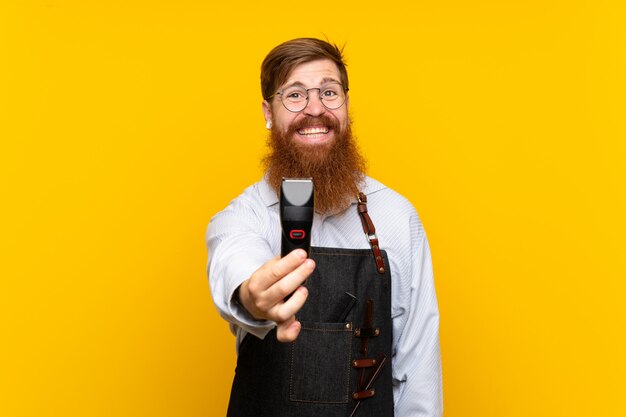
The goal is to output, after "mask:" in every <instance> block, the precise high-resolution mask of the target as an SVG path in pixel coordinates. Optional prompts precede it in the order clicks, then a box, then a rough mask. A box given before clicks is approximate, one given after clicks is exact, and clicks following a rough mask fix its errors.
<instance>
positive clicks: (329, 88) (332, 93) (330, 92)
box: [269, 82, 348, 113]
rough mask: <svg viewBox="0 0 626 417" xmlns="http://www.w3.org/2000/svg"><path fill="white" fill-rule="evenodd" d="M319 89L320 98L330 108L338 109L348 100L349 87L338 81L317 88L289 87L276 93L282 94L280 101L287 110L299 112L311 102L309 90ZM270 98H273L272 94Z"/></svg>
mask: <svg viewBox="0 0 626 417" xmlns="http://www.w3.org/2000/svg"><path fill="white" fill-rule="evenodd" d="M311 90H317V91H318V93H319V99H320V101H321V102H322V104H323V105H324V107H326V108H327V109H328V110H336V109H338V108H339V107H341V106H343V103H345V102H346V93H347V92H348V89H347V88H344V87H343V86H342V85H341V84H340V83H338V82H331V83H328V84H324V85H322V86H321V87H316V88H304V87H301V86H291V87H287V88H285V89H284V90H282V91H278V92H276V93H275V94H274V95H278V96H280V101H281V103H283V106H285V108H286V109H287V110H289V111H290V112H293V113H298V112H301V111H302V110H304V109H305V108H306V106H307V104H309V91H311ZM269 98H272V97H271V96H270V97H269Z"/></svg>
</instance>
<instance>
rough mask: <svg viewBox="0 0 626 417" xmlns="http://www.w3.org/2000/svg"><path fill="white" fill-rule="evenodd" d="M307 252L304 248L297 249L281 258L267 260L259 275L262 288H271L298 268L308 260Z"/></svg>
mask: <svg viewBox="0 0 626 417" xmlns="http://www.w3.org/2000/svg"><path fill="white" fill-rule="evenodd" d="M306 257H307V255H306V252H305V251H304V250H302V249H296V250H294V251H291V252H290V253H289V254H287V255H286V256H284V257H283V258H281V259H278V260H276V261H275V259H276V258H274V259H273V260H271V261H269V262H267V263H266V264H265V268H262V270H261V271H262V273H261V274H260V276H259V277H258V281H259V282H258V285H259V287H261V288H269V287H271V286H272V285H273V284H274V283H275V282H276V281H279V280H280V279H282V278H283V277H284V276H285V275H287V274H289V273H290V272H291V271H293V270H294V269H296V268H298V267H299V266H300V265H302V263H303V262H304V261H305V260H306Z"/></svg>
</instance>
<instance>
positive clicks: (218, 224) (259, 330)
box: [206, 195, 275, 339]
mask: <svg viewBox="0 0 626 417" xmlns="http://www.w3.org/2000/svg"><path fill="white" fill-rule="evenodd" d="M257 206H258V207H257ZM255 208H256V209H255ZM262 209H265V207H261V206H260V203H258V202H254V201H252V200H251V199H249V198H246V196H245V195H242V196H240V197H239V198H237V199H236V200H234V201H233V202H231V204H230V205H229V206H228V207H227V208H226V209H224V210H223V211H221V212H220V213H218V214H217V215H215V217H213V219H211V222H210V223H209V227H208V229H207V233H206V242H207V249H208V252H209V260H208V265H207V272H208V275H209V283H210V286H211V295H212V296H213V302H214V303H215V306H216V307H217V309H218V311H219V313H220V315H221V316H222V317H223V318H224V319H225V320H226V321H228V322H229V323H230V325H231V331H233V333H235V332H236V328H237V327H239V328H242V329H243V330H245V331H247V332H249V333H252V334H253V335H255V336H257V337H258V338H261V339H263V338H264V337H265V336H266V335H267V333H268V332H269V331H270V330H271V329H272V328H273V327H274V326H275V323H274V322H272V321H260V320H256V319H254V318H253V317H252V316H251V315H250V314H249V313H248V312H247V311H246V310H245V309H244V308H243V306H241V305H240V304H239V303H238V302H237V301H236V300H235V298H234V294H235V291H236V290H237V288H238V287H239V286H240V285H241V283H242V282H243V281H245V280H246V279H248V278H249V277H250V276H251V275H252V273H254V272H255V271H256V270H257V269H258V268H259V267H260V266H261V265H263V264H264V263H265V262H267V261H268V260H270V259H271V258H272V257H273V256H274V255H273V253H272V250H271V248H270V245H269V243H268V241H267V239H265V238H264V237H263V233H262V232H263V230H262V227H263V226H262V225H263V224H264V222H263V219H262V218H260V216H263V210H262ZM265 215H267V212H266V210H265Z"/></svg>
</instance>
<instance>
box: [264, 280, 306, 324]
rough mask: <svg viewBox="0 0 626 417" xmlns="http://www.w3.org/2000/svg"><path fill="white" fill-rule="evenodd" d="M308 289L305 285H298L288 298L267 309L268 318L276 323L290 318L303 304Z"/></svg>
mask: <svg viewBox="0 0 626 417" xmlns="http://www.w3.org/2000/svg"><path fill="white" fill-rule="evenodd" d="M308 296H309V290H308V289H307V288H306V287H299V288H298V289H297V290H296V291H295V292H294V293H293V295H292V296H291V297H290V298H289V300H287V301H285V302H282V303H279V304H277V305H276V306H275V307H274V308H272V309H271V310H270V311H269V315H270V319H271V320H273V321H275V322H276V323H284V322H287V321H289V320H292V319H293V317H294V316H295V315H296V313H298V311H300V309H301V308H302V307H303V306H304V303H305V302H306V299H307V297H308Z"/></svg>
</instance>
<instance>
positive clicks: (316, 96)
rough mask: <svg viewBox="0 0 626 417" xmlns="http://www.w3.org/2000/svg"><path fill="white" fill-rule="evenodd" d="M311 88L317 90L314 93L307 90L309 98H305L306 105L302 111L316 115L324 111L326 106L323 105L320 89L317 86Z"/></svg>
mask: <svg viewBox="0 0 626 417" xmlns="http://www.w3.org/2000/svg"><path fill="white" fill-rule="evenodd" d="M312 90H317V91H316V92H315V93H313V92H312V91H311V92H307V93H308V97H309V98H308V100H307V103H306V107H305V108H304V113H306V114H308V115H309V116H314V117H317V116H320V115H321V114H323V113H324V112H325V111H326V107H325V106H324V103H322V98H321V97H320V90H319V89H317V88H314V89H312Z"/></svg>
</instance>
